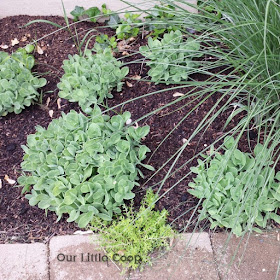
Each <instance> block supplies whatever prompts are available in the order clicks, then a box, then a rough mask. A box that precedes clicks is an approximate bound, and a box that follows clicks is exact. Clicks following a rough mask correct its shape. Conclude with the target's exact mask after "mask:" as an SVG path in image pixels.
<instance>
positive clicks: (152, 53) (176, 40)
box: [139, 30, 201, 84]
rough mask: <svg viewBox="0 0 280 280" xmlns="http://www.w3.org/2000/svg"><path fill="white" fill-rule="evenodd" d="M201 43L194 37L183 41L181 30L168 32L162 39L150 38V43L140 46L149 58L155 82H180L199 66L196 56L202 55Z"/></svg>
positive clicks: (150, 71) (150, 73) (151, 73)
mask: <svg viewBox="0 0 280 280" xmlns="http://www.w3.org/2000/svg"><path fill="white" fill-rule="evenodd" d="M199 49H200V44H199V43H198V42H197V41H195V40H194V39H192V38H188V39H187V41H183V37H182V33H181V31H179V30H176V31H171V32H170V33H166V34H165V35H164V36H163V39H161V40H153V39H152V38H151V37H149V39H148V45H147V46H142V47H140V48H139V51H140V53H141V54H142V55H143V56H145V57H146V58H148V59H149V61H148V62H147V65H148V66H150V68H151V69H150V70H149V72H148V74H149V76H150V77H151V78H152V81H153V82H155V83H159V82H165V83H166V84H170V83H174V82H175V83H178V82H180V81H182V80H186V79H187V78H188V76H189V74H190V72H192V71H193V69H194V68H196V67H197V66H198V63H197V62H193V61H192V59H193V58H194V57H200V56H201V53H199Z"/></svg>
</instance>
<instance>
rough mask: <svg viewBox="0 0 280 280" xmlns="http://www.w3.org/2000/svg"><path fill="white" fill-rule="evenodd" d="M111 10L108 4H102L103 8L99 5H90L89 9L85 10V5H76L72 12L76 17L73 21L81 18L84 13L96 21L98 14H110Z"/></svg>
mask: <svg viewBox="0 0 280 280" xmlns="http://www.w3.org/2000/svg"><path fill="white" fill-rule="evenodd" d="M110 13H111V11H110V10H109V9H107V7H106V4H103V5H102V8H101V10H100V9H99V8H98V7H90V8H89V9H87V10H85V9H84V7H81V6H76V7H75V9H74V10H73V11H71V12H70V14H71V15H72V16H73V17H74V18H73V21H74V22H76V21H78V20H79V19H81V18H82V17H83V16H84V15H86V16H88V17H89V18H90V21H92V22H96V21H97V17H98V16H103V15H104V16H105V15H108V14H110Z"/></svg>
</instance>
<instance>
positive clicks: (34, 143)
mask: <svg viewBox="0 0 280 280" xmlns="http://www.w3.org/2000/svg"><path fill="white" fill-rule="evenodd" d="M129 118H130V113H129V112H125V113H123V114H122V115H115V116H113V117H111V118H110V117H109V116H107V115H102V114H101V110H100V108H99V107H98V106H96V107H95V108H94V109H93V112H92V114H91V116H88V117H86V116H85V115H84V114H82V113H77V112H75V111H70V112H69V113H68V114H62V117H60V118H59V119H55V120H53V121H52V122H51V123H50V124H49V126H48V128H47V129H45V128H42V127H41V126H37V127H36V130H37V132H36V133H35V134H31V135H29V136H28V138H27V145H26V146H22V148H23V150H24V152H25V154H24V157H23V162H22V164H21V166H22V170H23V171H24V172H26V173H25V174H23V175H22V176H21V177H19V179H18V183H19V185H21V186H23V187H24V188H23V190H22V193H24V192H28V194H27V195H26V198H27V199H28V200H29V203H30V205H31V206H34V205H36V204H38V207H39V208H41V209H46V210H50V211H55V213H56V214H57V216H58V220H59V219H60V218H61V217H62V215H63V214H64V213H67V214H69V218H68V220H67V221H68V222H72V221H75V222H77V223H78V226H79V227H81V228H83V227H85V226H86V225H87V224H88V223H89V222H90V221H91V220H92V218H93V217H94V216H95V215H96V216H98V217H100V218H102V219H104V220H111V219H112V216H113V214H114V213H116V214H119V213H120V212H121V210H120V208H119V206H120V205H123V204H124V200H129V199H132V198H133V197H134V193H133V192H132V189H133V187H134V186H135V185H137V182H136V180H137V179H138V174H140V175H141V176H143V174H142V173H141V171H140V170H139V169H138V168H137V165H142V166H143V167H145V168H148V169H151V170H152V167H151V166H149V165H145V164H142V163H141V161H142V160H143V159H145V157H146V153H147V152H150V150H149V148H147V147H146V146H145V145H141V144H140V141H141V138H143V137H145V136H146V135H147V134H148V132H149V126H143V127H138V128H135V127H133V126H130V127H127V126H125V123H126V121H127V120H128V119H129Z"/></svg>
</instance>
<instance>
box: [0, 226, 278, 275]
mask: <svg viewBox="0 0 280 280" xmlns="http://www.w3.org/2000/svg"><path fill="white" fill-rule="evenodd" d="M172 243H173V244H172V249H171V250H170V251H169V252H166V253H165V254H164V255H162V256H160V257H159V256H158V255H154V256H153V262H152V264H153V265H152V266H146V267H145V269H144V270H143V271H138V270H136V271H133V272H130V273H126V274H122V275H121V274H120V272H121V267H119V266H118V264H117V263H115V262H112V261H110V260H109V261H108V262H107V256H106V253H105V252H104V251H102V250H99V247H98V235H93V234H91V235H66V236H56V237H52V238H51V239H50V241H49V243H48V244H43V243H34V244H0V279H1V280H6V279H7V280H19V279H20V280H21V279H26V280H41V279H43V280H64V279H67V280H72V279H73V280H80V279H83V280H91V279H94V280H96V279H97V280H99V279H100V280H107V279H116V280H117V279H123V280H124V279H127V280H150V279H158V280H167V279H170V280H178V279H180V280H208V279H209V280H210V279H211V280H226V279H229V280H275V279H280V274H279V276H278V278H277V270H279V268H280V265H279V261H280V237H279V232H278V231H273V232H270V233H263V234H251V235H250V236H248V235H246V236H245V238H243V239H242V238H236V237H234V236H230V239H229V235H228V234H226V233H215V234H210V235H209V234H208V233H206V232H202V233H194V234H191V233H187V234H181V235H180V236H179V237H178V238H176V240H174V241H173V242H172ZM279 273H280V272H279Z"/></svg>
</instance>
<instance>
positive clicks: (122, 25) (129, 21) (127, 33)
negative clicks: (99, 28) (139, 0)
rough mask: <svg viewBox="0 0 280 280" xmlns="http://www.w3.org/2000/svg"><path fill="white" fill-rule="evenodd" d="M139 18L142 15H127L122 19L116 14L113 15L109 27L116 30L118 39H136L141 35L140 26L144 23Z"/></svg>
mask: <svg viewBox="0 0 280 280" xmlns="http://www.w3.org/2000/svg"><path fill="white" fill-rule="evenodd" d="M139 16H140V14H133V13H125V14H124V17H125V18H124V19H121V18H120V17H119V16H118V15H117V14H114V15H111V17H110V20H109V21H108V26H110V27H111V28H115V29H116V36H117V38H118V39H121V40H124V39H128V38H131V37H136V36H137V35H138V34H139V24H140V23H141V22H142V21H141V19H139Z"/></svg>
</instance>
